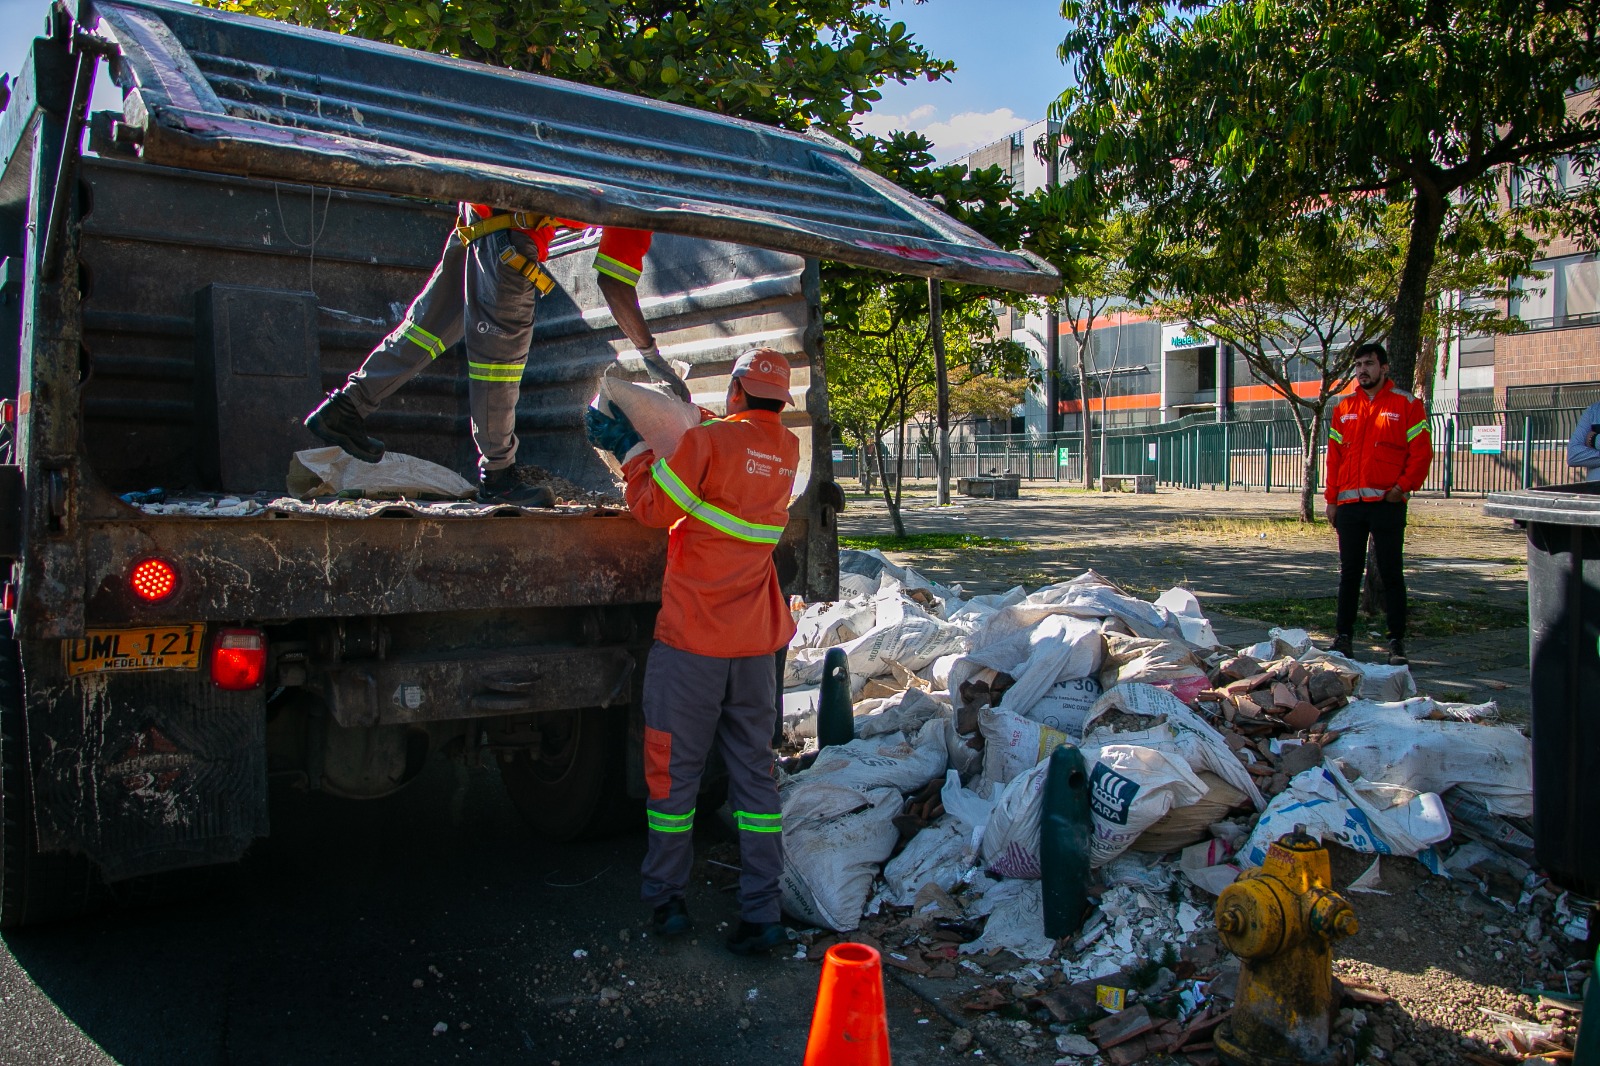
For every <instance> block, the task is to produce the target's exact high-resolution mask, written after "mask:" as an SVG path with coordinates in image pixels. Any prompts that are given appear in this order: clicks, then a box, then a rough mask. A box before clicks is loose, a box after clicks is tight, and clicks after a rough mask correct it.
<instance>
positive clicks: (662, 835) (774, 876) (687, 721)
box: [640, 641, 783, 922]
mask: <svg viewBox="0 0 1600 1066" xmlns="http://www.w3.org/2000/svg"><path fill="white" fill-rule="evenodd" d="M777 684H778V682H777V675H776V673H775V672H774V670H773V668H772V656H771V655H770V654H767V655H755V656H749V657H745V658H738V659H719V658H714V657H712V656H707V655H695V654H694V653H692V652H687V651H680V650H679V649H677V648H673V647H670V646H668V645H666V644H662V643H661V642H660V641H656V642H655V644H654V645H652V646H651V648H650V658H649V660H648V661H647V662H646V664H645V674H644V722H645V783H646V786H647V788H648V789H649V793H650V794H649V797H648V799H647V800H646V807H645V812H646V813H645V819H646V823H645V824H646V825H648V826H649V828H650V830H651V831H650V833H649V835H648V837H647V838H646V851H645V859H644V867H643V869H642V871H641V872H642V873H643V875H644V885H643V890H642V892H641V893H640V895H641V896H642V898H643V899H644V901H645V902H646V903H648V904H650V905H651V906H657V905H659V904H662V903H665V902H666V901H667V900H669V899H671V898H672V897H673V896H681V895H683V894H684V892H685V890H686V889H687V888H688V885H689V872H690V868H691V867H692V865H693V862H694V834H693V833H691V832H688V830H689V829H690V828H691V827H692V825H693V822H694V813H695V803H696V800H697V798H698V794H699V791H700V778H701V775H702V773H703V772H704V770H705V764H706V758H707V757H708V756H709V755H710V754H711V747H712V745H713V744H715V745H716V746H717V748H718V750H719V751H720V752H721V753H722V761H723V762H724V763H725V764H726V765H727V768H728V798H729V800H730V805H731V806H732V808H733V810H734V821H735V824H737V825H738V827H739V829H740V830H741V832H740V833H739V870H740V872H739V911H740V914H741V915H742V917H744V919H745V920H746V921H752V922H775V921H777V920H778V910H779V903H780V890H779V887H778V878H779V876H780V875H781V874H782V873H783V816H782V814H781V813H780V812H781V807H780V804H779V802H778V785H777V782H776V781H775V780H774V779H773V776H772V728H773V724H774V720H775V718H776V716H777V708H776V706H775V703H776V699H777V694H778V691H777Z"/></svg>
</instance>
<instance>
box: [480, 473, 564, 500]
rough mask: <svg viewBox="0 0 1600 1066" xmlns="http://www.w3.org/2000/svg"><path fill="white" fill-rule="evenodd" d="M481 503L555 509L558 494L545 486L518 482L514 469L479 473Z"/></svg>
mask: <svg viewBox="0 0 1600 1066" xmlns="http://www.w3.org/2000/svg"><path fill="white" fill-rule="evenodd" d="M478 501H479V502H480V503H509V504H511V505H512V506H513V507H554V506H555V505H556V494H555V493H553V492H551V491H550V489H549V488H548V487H546V486H544V485H528V484H524V483H523V482H521V481H519V480H517V472H516V470H515V469H514V468H513V467H509V466H504V467H501V468H500V469H499V470H480V471H479V472H478Z"/></svg>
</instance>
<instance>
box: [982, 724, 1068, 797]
mask: <svg viewBox="0 0 1600 1066" xmlns="http://www.w3.org/2000/svg"><path fill="white" fill-rule="evenodd" d="M978 732H979V733H981V734H983V779H984V781H986V782H988V783H990V784H993V785H997V786H998V785H1005V784H1008V783H1009V782H1011V781H1012V780H1014V779H1015V778H1016V777H1017V776H1018V775H1020V774H1025V773H1027V772H1028V771H1029V770H1031V769H1033V768H1034V767H1035V766H1038V765H1039V763H1040V762H1042V761H1043V760H1045V759H1046V758H1048V757H1049V755H1050V753H1051V752H1052V751H1055V750H1056V748H1058V747H1060V746H1061V745H1062V744H1070V743H1072V742H1073V741H1075V740H1076V739H1077V738H1076V737H1071V736H1068V735H1067V734H1065V733H1063V732H1061V731H1060V730H1056V729H1051V728H1050V727H1049V726H1047V725H1042V724H1040V723H1039V722H1035V721H1034V720H1033V719H1031V718H1024V717H1022V715H1020V714H1012V713H1011V712H1010V711H1000V710H996V709H994V708H993V707H984V708H982V709H981V710H979V711H978Z"/></svg>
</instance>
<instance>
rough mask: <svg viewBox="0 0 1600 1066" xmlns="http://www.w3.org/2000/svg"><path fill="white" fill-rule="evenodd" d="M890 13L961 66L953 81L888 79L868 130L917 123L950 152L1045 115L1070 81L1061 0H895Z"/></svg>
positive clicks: (938, 149)
mask: <svg viewBox="0 0 1600 1066" xmlns="http://www.w3.org/2000/svg"><path fill="white" fill-rule="evenodd" d="M890 17H891V18H894V19H897V20H899V21H901V22H904V23H905V24H906V28H907V29H908V30H910V31H911V35H912V36H913V37H914V38H915V39H916V40H917V41H918V42H920V43H921V44H922V45H923V46H924V47H926V48H927V49H928V50H929V51H930V52H932V53H933V54H934V55H936V56H938V57H939V58H941V59H950V60H954V61H955V64H956V70H955V72H954V73H953V74H951V75H950V80H949V81H948V82H936V83H931V84H930V83H929V82H926V81H918V82H914V83H912V84H909V85H895V84H893V83H890V84H889V85H886V86H884V88H883V99H882V100H881V101H879V103H878V105H877V106H876V107H875V108H873V111H872V114H870V115H868V116H867V118H866V120H865V121H864V122H862V123H861V124H860V126H861V128H862V129H863V130H864V131H866V132H868V133H879V134H882V133H886V132H888V131H890V130H896V129H900V130H917V131H919V132H921V133H924V134H926V135H927V136H928V137H929V138H930V139H931V140H932V141H933V143H934V149H935V154H936V155H937V156H938V157H939V159H940V160H941V161H943V160H948V159H951V158H953V157H954V156H958V155H963V154H965V153H966V152H969V151H971V150H972V149H974V148H981V147H982V146H983V145H986V144H989V143H991V142H993V141H997V140H999V139H1000V138H1001V137H1004V136H1006V135H1007V134H1008V133H1011V132H1012V131H1013V130H1017V129H1020V128H1022V127H1023V126H1025V125H1027V124H1028V123H1029V122H1034V121H1037V120H1038V119H1041V118H1044V117H1045V109H1046V108H1048V107H1049V106H1050V103H1051V101H1053V100H1054V99H1055V98H1056V97H1057V96H1058V95H1060V93H1061V90H1062V89H1065V88H1066V87H1067V68H1066V67H1065V66H1064V65H1063V64H1062V63H1061V61H1060V60H1059V59H1057V58H1056V46H1057V45H1059V44H1060V43H1061V38H1062V37H1064V36H1065V35H1066V24H1065V23H1064V22H1062V20H1061V5H1060V2H1059V0H928V2H927V3H923V4H917V3H912V2H911V0H893V6H892V7H891V8H890Z"/></svg>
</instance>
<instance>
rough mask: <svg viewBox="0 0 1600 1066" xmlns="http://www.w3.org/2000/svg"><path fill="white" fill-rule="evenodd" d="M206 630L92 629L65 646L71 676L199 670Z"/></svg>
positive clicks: (68, 671)
mask: <svg viewBox="0 0 1600 1066" xmlns="http://www.w3.org/2000/svg"><path fill="white" fill-rule="evenodd" d="M205 628H206V627H205V626H203V625H188V626H162V627H160V628H159V629H91V630H89V635H88V636H87V637H86V638H84V639H83V640H67V641H63V642H62V647H61V653H62V656H63V658H65V659H66V663H67V674H68V675H69V676H70V675H74V674H95V673H101V672H103V671H107V670H198V669H200V646H201V644H203V643H204V641H203V639H202V638H203V637H204V636H205Z"/></svg>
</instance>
